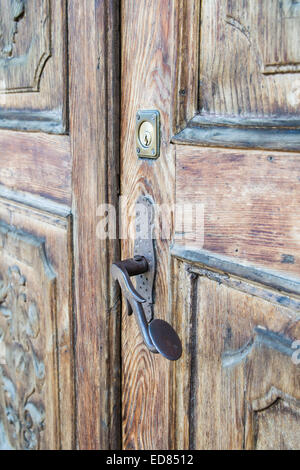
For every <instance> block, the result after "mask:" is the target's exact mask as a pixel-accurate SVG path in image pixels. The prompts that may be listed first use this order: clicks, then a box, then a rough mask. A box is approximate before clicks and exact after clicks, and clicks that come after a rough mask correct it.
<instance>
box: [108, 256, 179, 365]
mask: <svg viewBox="0 0 300 470" xmlns="http://www.w3.org/2000/svg"><path fill="white" fill-rule="evenodd" d="M148 271H149V265H148V261H147V259H146V258H145V257H144V256H135V257H134V258H132V259H127V260H124V261H118V262H116V263H113V265H112V268H111V273H112V277H113V279H114V280H116V281H118V283H119V285H120V287H121V289H122V292H123V295H124V297H125V299H126V303H127V311H128V314H129V315H131V314H132V313H134V315H135V318H136V320H137V323H138V325H139V329H140V332H141V334H142V336H143V339H144V342H145V344H146V346H147V348H148V349H149V350H150V351H151V352H152V353H154V354H158V353H159V354H161V355H162V356H164V357H165V358H167V359H169V360H170V361H176V360H177V359H179V358H180V357H181V354H182V345H181V341H180V339H179V337H178V335H177V333H176V332H175V331H174V329H173V328H172V327H171V325H169V323H167V322H165V321H164V320H159V319H151V320H150V321H148V320H147V317H146V314H145V310H144V308H145V306H146V305H147V300H146V299H145V298H144V297H142V296H141V295H140V294H139V292H138V291H137V290H136V288H135V287H134V286H133V284H132V282H131V279H130V278H131V277H133V276H138V275H141V274H145V273H147V272H148Z"/></svg>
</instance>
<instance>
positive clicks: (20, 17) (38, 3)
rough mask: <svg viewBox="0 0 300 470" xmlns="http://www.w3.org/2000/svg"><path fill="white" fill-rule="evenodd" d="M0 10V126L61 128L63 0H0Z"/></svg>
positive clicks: (63, 117)
mask: <svg viewBox="0 0 300 470" xmlns="http://www.w3.org/2000/svg"><path fill="white" fill-rule="evenodd" d="M0 11H1V23H0V30H1V39H0V104H1V109H0V127H5V128H11V129H23V130H27V129H30V130H32V129H33V130H43V131H45V132H51V133H60V134H62V133H64V132H66V130H67V127H68V122H67V95H66V91H67V37H66V31H67V16H66V0H55V1H53V0H35V1H30V2H24V1H23V0H12V1H10V0H1V2H0Z"/></svg>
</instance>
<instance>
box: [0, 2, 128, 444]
mask: <svg viewBox="0 0 300 470" xmlns="http://www.w3.org/2000/svg"><path fill="white" fill-rule="evenodd" d="M118 15H119V10H118V2H117V1H114V2H112V1H106V0H103V1H102V0H101V1H98V0H97V1H93V0H71V1H66V0H26V1H25V0H0V240H1V241H0V449H50V450H54V449H60V448H62V449H70V448H76V447H77V448H81V449H100V448H104V449H109V448H112V447H114V448H117V447H119V440H120V432H119V424H118V423H119V419H118V415H119V414H118V408H116V407H115V403H118V391H119V379H118V377H119V367H118V361H119V353H118V351H119V346H118V345H119V334H118V332H119V326H118V325H119V318H118V315H117V310H118V304H117V303H116V304H115V294H114V292H115V291H114V286H112V282H111V280H110V276H109V271H108V270H107V269H106V266H108V265H109V264H110V259H112V258H115V257H116V256H118V255H117V247H118V242H117V241H116V240H112V241H110V242H108V241H107V240H105V241H101V240H99V239H98V238H97V236H96V228H97V223H98V219H97V208H98V206H99V205H100V204H105V203H109V202H111V203H113V201H114V197H116V196H115V194H117V187H118V178H117V164H118V145H119V138H118V123H117V120H116V117H118V111H117V110H118V107H119V97H118V87H119V85H118V80H117V77H118V61H119V59H118V56H119V49H118ZM111 188H114V189H113V191H112V190H111ZM110 302H112V303H110Z"/></svg>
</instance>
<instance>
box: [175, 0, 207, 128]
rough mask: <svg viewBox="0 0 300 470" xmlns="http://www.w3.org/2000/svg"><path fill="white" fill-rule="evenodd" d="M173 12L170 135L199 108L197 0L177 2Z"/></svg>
mask: <svg viewBox="0 0 300 470" xmlns="http://www.w3.org/2000/svg"><path fill="white" fill-rule="evenodd" d="M174 15H175V16H174V39H173V41H174V42H173V44H174V62H173V98H172V103H173V109H172V112H171V121H172V133H173V134H175V133H177V132H179V131H180V130H181V129H183V128H184V127H185V126H186V124H187V122H188V121H189V120H190V119H192V118H193V117H194V116H195V114H196V112H197V111H198V92H199V53H200V50H199V47H200V37H199V31H200V15H201V2H200V0H178V1H176V8H175V10H174ZM187 64H188V67H187Z"/></svg>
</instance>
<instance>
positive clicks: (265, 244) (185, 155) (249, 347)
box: [121, 0, 300, 449]
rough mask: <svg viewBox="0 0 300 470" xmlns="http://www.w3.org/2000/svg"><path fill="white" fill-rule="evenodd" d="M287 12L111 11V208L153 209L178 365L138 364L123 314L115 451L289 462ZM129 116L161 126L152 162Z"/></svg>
mask: <svg viewBox="0 0 300 470" xmlns="http://www.w3.org/2000/svg"><path fill="white" fill-rule="evenodd" d="M299 12H300V10H299V4H298V2H294V1H291V0H284V1H277V0H264V1H258V0H255V1H252V0H251V1H248V2H247V1H246V2H245V1H239V0H228V1H227V0H222V1H210V0H203V1H202V2H200V1H199V0H193V1H188V0H187V1H185V0H178V1H176V2H171V1H168V0H158V1H156V2H148V1H141V2H138V3H137V2H134V1H132V0H124V1H123V2H122V11H121V13H122V14H121V22H122V24H121V31H122V34H121V37H122V74H121V82H122V87H121V89H122V102H121V110H122V111H121V112H122V116H121V118H122V122H121V194H122V195H123V196H126V198H127V203H128V208H129V207H132V206H133V205H134V204H135V202H136V200H137V198H138V197H139V195H140V194H148V195H149V196H151V198H152V199H153V200H154V202H155V203H156V204H157V221H156V226H155V231H156V233H155V243H156V253H157V277H156V284H155V305H154V315H155V316H157V317H159V318H164V319H165V320H168V321H170V322H171V324H172V325H173V326H174V327H175V329H176V330H177V331H178V332H179V334H180V337H181V339H182V342H183V350H184V353H183V357H182V358H181V359H180V360H179V361H178V362H176V363H175V364H171V363H168V362H167V361H166V360H164V359H163V358H161V357H159V356H155V355H151V353H149V352H148V351H147V350H146V348H145V346H144V344H143V341H142V338H141V336H140V334H139V332H138V330H137V327H136V325H135V323H134V322H133V321H132V318H131V317H128V316H127V314H126V312H125V311H124V313H123V319H122V363H123V367H122V374H123V378H122V386H123V391H122V407H123V411H122V418H123V446H124V448H126V449H141V448H142V449H147V448H148V449H153V448H154V449H163V448H164V449H168V448H175V449H244V448H245V449H254V448H257V449H296V448H300V423H299V411H300V408H299V404H300V401H299V400H300V395H299V390H300V388H299V385H300V382H299V381H300V373H299V372H300V371H299V349H298V347H299V342H298V341H299V340H300V330H299V309H300V298H299V294H300V277H299V272H300V271H299V253H300V232H299V227H300V226H299V203H298V200H299V194H300V183H299V181H300V173H299V159H300V153H299V152H300V137H299V123H300V120H299V116H300V115H299V110H300V99H299V88H300V87H299V85H300V82H299V57H298V54H299V47H298V46H297V41H298V36H299V35H298V33H297V31H298V30H299V28H300V16H299ZM139 109H145V110H147V109H153V110H154V109H156V110H159V112H160V114H161V152H160V157H159V158H158V159H157V160H150V159H141V158H138V156H137V153H136V145H135V122H136V113H137V111H138V110H139ZM175 204H176V206H175ZM161 205H164V208H165V209H164V211H163V212H162V211H161ZM162 213H163V214H164V216H162V215H161V214H162ZM182 214H184V217H182ZM166 218H167V219H168V222H169V227H170V236H168V237H166V236H165V235H166V232H164V233H163V232H162V230H161V228H162V226H164V224H165V223H166ZM131 219H132V213H131V212H130V211H129V209H128V210H127V211H126V210H124V211H123V212H122V214H121V221H122V226H123V228H124V229H125V232H126V228H127V227H129V226H130V223H131ZM123 233H124V232H123ZM132 253H133V240H124V241H123V242H122V258H128V257H130V256H131V255H132Z"/></svg>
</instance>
